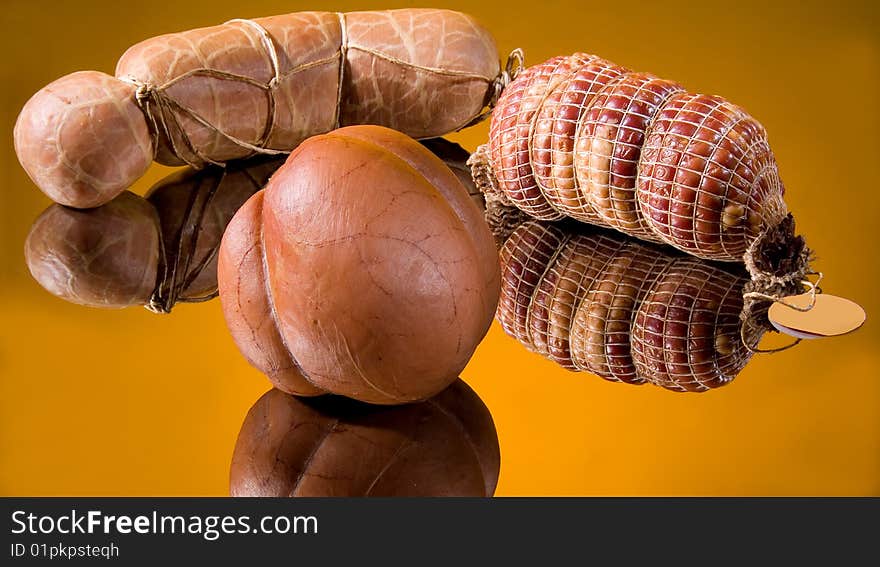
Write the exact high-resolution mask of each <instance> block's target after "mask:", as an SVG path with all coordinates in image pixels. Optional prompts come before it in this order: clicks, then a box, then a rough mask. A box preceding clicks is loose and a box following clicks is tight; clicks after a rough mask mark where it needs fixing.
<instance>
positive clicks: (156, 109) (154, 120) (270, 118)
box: [120, 19, 289, 169]
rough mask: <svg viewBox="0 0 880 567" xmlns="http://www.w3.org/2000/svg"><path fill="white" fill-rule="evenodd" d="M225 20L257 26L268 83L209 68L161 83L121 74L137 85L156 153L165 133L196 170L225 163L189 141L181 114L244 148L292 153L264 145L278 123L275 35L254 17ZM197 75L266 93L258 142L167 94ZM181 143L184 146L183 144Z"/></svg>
mask: <svg viewBox="0 0 880 567" xmlns="http://www.w3.org/2000/svg"><path fill="white" fill-rule="evenodd" d="M226 23H227V24H230V23H241V24H243V25H245V26H248V27H250V28H252V29H254V30H255V31H256V32H257V34H258V35H259V36H260V41H261V42H262V44H263V47H264V48H265V50H266V53H267V54H268V58H269V63H270V66H271V68H272V77H271V78H270V79H269V81H268V82H265V83H263V82H260V81H257V80H255V79H253V78H251V77H247V76H245V75H239V74H237V73H229V72H226V71H220V70H217V69H208V68H198V69H192V70H190V71H187V72H186V73H182V74H180V75H178V76H176V77H174V78H173V79H171V80H169V81H168V82H166V83H164V84H162V85H154V84H152V83H149V82H145V81H141V80H140V79H138V78H136V77H132V76H126V77H120V80H121V81H124V82H126V83H129V84H131V85H134V86H135V88H136V90H135V100H136V101H137V104H138V106H139V107H140V108H141V110H142V111H143V113H144V115H145V116H146V117H147V123H148V125H149V127H150V134H151V138H152V144H153V153H154V154H155V153H156V151H157V149H158V146H159V138H160V136H164V138H165V139H166V140H167V141H168V143H169V144H170V146H171V151H172V152H173V153H174V155H175V156H177V157H178V158H180V159H181V160H182V161H183V162H185V163H186V164H187V165H189V166H191V167H194V168H196V169H201V168H202V167H204V166H205V165H206V164H213V165H217V166H220V167H223V166H224V163H223V162H220V161H217V160H214V159H212V158H210V157H209V156H207V155H205V154H204V153H203V152H202V151H201V150H200V149H199V148H197V147H196V145H195V144H193V143H192V140H190V138H189V135H188V134H187V133H186V130H185V129H184V127H183V125H182V124H181V122H180V119H179V115H183V116H186V117H187V118H189V119H192V120H194V121H195V122H197V123H198V124H200V125H201V126H204V127H205V128H207V129H208V130H210V131H211V132H214V133H216V134H218V135H220V136H222V137H223V138H224V139H226V140H228V141H230V142H232V143H233V144H235V145H237V146H239V147H241V148H244V149H246V150H249V151H250V152H253V153H257V154H266V155H279V154H285V153H289V152H288V151H285V150H274V149H271V148H266V147H265V144H266V143H267V142H268V140H269V137H270V136H271V135H272V128H273V126H274V124H275V106H276V105H275V96H274V91H275V88H276V87H277V85H278V83H279V82H280V81H281V79H282V75H281V67H280V64H279V57H278V51H277V47H276V45H275V42H274V41H273V40H272V36H271V35H269V32H268V31H267V30H266V28H264V27H263V26H261V25H260V24H258V23H256V22H254V21H253V20H243V19H235V20H229V21H228V22H226ZM195 76H199V77H210V78H213V79H219V80H224V81H237V82H241V83H245V84H248V85H251V86H254V87H257V88H259V89H260V90H262V91H263V92H265V93H266V100H267V102H268V111H267V114H266V125H265V127H264V128H263V131H262V133H261V135H260V137H259V138H257V140H256V141H255V142H253V143H251V142H248V141H246V140H242V139H241V138H238V137H236V136H233V135H231V134H228V133H226V132H224V131H223V130H221V129H220V128H218V127H217V126H216V125H214V124H212V123H211V122H210V121H209V120H207V119H206V118H204V117H203V116H201V115H200V114H199V113H198V112H196V111H195V110H194V109H192V108H191V107H189V106H187V105H185V104H181V103H180V102H179V101H177V100H176V99H174V97H172V96H171V95H169V94H168V89H170V88H171V87H173V86H174V85H176V84H177V83H179V82H181V81H184V80H186V79H188V78H190V77H195ZM181 144H182V145H183V146H182V147H181Z"/></svg>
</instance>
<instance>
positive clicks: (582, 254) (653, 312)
mask: <svg viewBox="0 0 880 567" xmlns="http://www.w3.org/2000/svg"><path fill="white" fill-rule="evenodd" d="M500 261H501V299H500V301H499V304H498V310H497V313H496V317H497V319H498V321H499V322H500V323H501V326H502V328H503V329H504V330H505V332H507V334H509V335H511V336H512V337H514V338H516V339H517V340H518V341H520V342H521V343H522V344H524V345H525V346H526V347H527V348H528V349H529V350H532V351H534V352H537V353H539V354H541V355H543V356H545V357H547V358H549V359H551V360H553V361H555V362H557V363H558V364H560V365H561V366H563V367H565V368H567V369H570V370H580V371H585V372H590V373H593V374H596V375H598V376H601V377H603V378H606V379H608V380H612V381H618V382H625V383H630V384H640V383H645V382H650V383H653V384H656V385H658V386H662V387H664V388H667V389H670V390H676V391H691V392H699V391H704V390H708V389H710V388H716V387H719V386H722V385H724V384H727V383H729V382H730V381H731V380H732V379H733V378H734V377H735V376H736V375H737V374H738V373H739V371H740V370H742V368H743V367H744V366H745V364H746V363H747V362H748V361H749V359H750V358H751V356H752V353H753V352H756V351H757V345H758V342H759V341H760V339H761V337H762V336H763V334H764V332H765V331H766V330H768V329H770V328H771V327H770V325H769V323H768V322H767V320H766V306H767V303H766V302H757V301H753V300H752V301H744V294H746V293H747V290H748V289H749V288H748V286H749V284H750V283H751V282H750V279H749V277H748V274H747V273H746V271H745V270H744V269H742V268H741V267H737V266H734V265H720V264H713V263H710V262H707V261H705V260H701V259H698V258H693V257H689V256H684V255H681V254H679V253H676V252H675V251H674V250H671V249H667V248H665V247H660V246H656V245H652V244H648V243H642V242H639V241H636V240H633V239H628V238H626V237H625V236H622V235H619V234H616V233H613V232H610V231H605V230H602V229H599V228H592V227H587V226H585V225H577V224H575V223H568V224H558V223H551V222H547V221H538V220H527V221H525V222H522V223H520V224H519V225H518V226H517V227H516V228H515V229H514V230H513V231H511V232H510V233H509V234H508V235H507V237H506V239H505V241H504V244H503V245H502V247H501V251H500Z"/></svg>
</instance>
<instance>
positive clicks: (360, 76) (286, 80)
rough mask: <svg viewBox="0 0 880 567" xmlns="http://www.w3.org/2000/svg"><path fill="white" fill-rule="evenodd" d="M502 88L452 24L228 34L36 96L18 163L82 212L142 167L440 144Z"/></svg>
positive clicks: (316, 24) (493, 53) (472, 33)
mask: <svg viewBox="0 0 880 567" xmlns="http://www.w3.org/2000/svg"><path fill="white" fill-rule="evenodd" d="M505 76H506V75H505V74H504V73H501V72H500V68H499V61H498V54H497V50H496V47H495V43H494V41H493V39H492V37H491V35H490V34H489V33H488V32H487V31H486V30H485V29H484V28H483V27H481V26H480V25H479V24H478V23H477V22H476V21H474V20H473V19H472V18H471V17H470V16H467V15H465V14H462V13H459V12H453V11H449V10H428V9H403V10H389V11H376V12H352V13H348V14H342V13H331V12H300V13H293V14H286V15H283V16H274V17H268V18H257V19H254V20H232V21H230V22H227V23H225V24H223V25H219V26H214V27H209V28H201V29H195V30H190V31H185V32H180V33H174V34H168V35H163V36H159V37H156V38H152V39H148V40H146V41H143V42H141V43H139V44H137V45H135V46H133V47H131V48H130V49H129V50H128V51H126V53H125V54H124V55H123V56H122V58H121V59H120V60H119V63H118V65H117V68H116V77H111V76H109V75H105V74H103V73H99V72H96V71H83V72H78V73H74V74H71V75H68V76H66V77H63V78H61V79H58V80H57V81H55V82H53V83H52V84H50V85H48V86H47V87H45V88H44V89H42V90H41V91H39V92H38V93H37V94H35V95H34V96H33V97H32V98H31V99H30V100H29V101H28V103H27V104H26V105H25V107H24V108H23V110H22V111H21V114H20V115H19V118H18V121H17V123H16V127H15V145H16V152H17V154H18V157H19V160H20V161H21V163H22V165H23V166H24V168H25V170H26V171H27V173H28V175H30V177H31V179H33V181H34V182H35V183H36V185H37V186H38V187H39V188H40V189H42V190H43V191H44V192H45V193H46V194H47V195H49V197H51V198H52V199H53V200H55V201H56V202H58V203H61V204H65V205H70V206H74V207H94V206H97V205H100V204H102V203H106V202H107V201H109V200H110V199H112V198H113V197H114V196H116V195H118V194H119V193H120V192H121V191H123V190H125V189H126V188H128V187H129V186H130V185H131V184H132V183H133V182H134V181H135V180H136V179H138V178H139V177H140V176H141V175H143V173H144V172H145V171H146V169H147V167H148V166H149V164H150V163H151V162H152V161H153V159H156V160H158V161H159V162H161V163H164V164H169V165H178V164H183V163H186V164H189V165H192V166H194V167H201V166H203V165H205V164H208V163H215V164H219V163H224V162H226V161H228V160H231V159H236V158H242V157H246V156H248V155H251V154H252V153H282V152H289V151H290V150H292V149H293V148H294V147H296V146H297V144H299V143H300V142H302V141H303V140H305V139H306V138H308V137H309V136H312V135H315V134H319V133H324V132H328V131H330V130H332V129H334V128H337V127H339V126H344V125H348V124H364V123H365V124H378V125H384V126H387V127H391V128H394V129H397V130H400V131H402V132H404V133H406V134H408V135H410V136H413V137H415V138H429V137H433V136H440V135H443V134H446V133H448V132H451V131H453V130H456V129H459V128H462V127H464V126H466V125H468V124H470V123H471V122H472V121H474V120H476V119H478V117H480V116H481V112H482V109H483V108H484V107H485V106H487V105H491V104H492V103H493V101H494V99H495V97H496V96H497V94H498V92H499V91H500V89H501V87H502V83H503V81H504V77H505Z"/></svg>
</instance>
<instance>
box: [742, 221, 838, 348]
mask: <svg viewBox="0 0 880 567" xmlns="http://www.w3.org/2000/svg"><path fill="white" fill-rule="evenodd" d="M792 226H793V224H792V223H791V222H790V221H783V223H780V225H779V226H777V227H773V228H772V229H769V230H765V231H764V232H762V233H761V234H760V235H758V237H757V238H756V239H755V241H754V242H752V244H751V245H750V246H749V248H748V249H747V250H746V253H745V255H744V256H743V262H744V263H745V267H746V270H748V273H749V276H750V278H751V279H750V281H749V282H748V283H747V284H746V285H745V287H744V288H743V310H742V312H741V313H740V320H741V321H742V325H741V327H740V338H741V339H742V343H743V346H745V348H746V349H747V350H748V351H749V352H752V353H774V352H781V351H784V350H788V349H790V348H791V347H793V346H795V345H797V344H798V343H800V342H801V340H802V339H800V338H795V340H794V341H793V342H791V343H789V344H787V345H784V346H781V347H777V348H770V349H760V348H758V346H757V343H758V342H759V341H760V337H761V335H762V333H763V331H764V330H775V327H773V325H772V324H771V323H770V321H769V319H768V318H767V311H768V309H769V307H770V305H771V304H773V303H779V304H781V305H785V306H786V307H788V308H790V309H794V310H796V311H801V312H806V311H809V310H811V309H812V308H813V307H814V306H815V305H816V296H817V295H818V294H820V293H822V289H821V288H820V287H819V282H821V281H822V277H823V276H822V273H821V272H815V271H812V270H811V269H810V261H811V260H812V252H811V251H810V249H808V248H807V247H805V246H804V247H802V248H801V249H800V250H799V251H798V253H797V255H796V256H795V257H794V258H793V259H792V261H791V262H789V265H788V266H787V267H788V270H787V271H785V272H783V273H777V272H773V271H771V270H769V269H767V268H764V267H762V266H761V263H762V262H761V261H760V260H759V256H760V255H761V247H762V246H764V245H765V244H766V242H767V241H768V240H769V239H771V238H778V237H779V234H782V235H783V237H784V238H788V237H791V238H794V235H793V234H789V232H788V231H790V230H791V227H792ZM774 231H776V232H777V234H774ZM810 276H816V281H815V282H813V281H811V280H810V279H809V277H810ZM804 292H806V293H809V294H810V301H809V303H808V304H807V305H806V306H799V305H795V304H794V303H792V302H790V301H788V300H787V299H786V298H788V297H791V296H793V295H800V294H802V293H804Z"/></svg>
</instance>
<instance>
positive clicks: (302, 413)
mask: <svg viewBox="0 0 880 567" xmlns="http://www.w3.org/2000/svg"><path fill="white" fill-rule="evenodd" d="M499 467H500V453H499V449H498V436H497V434H496V432H495V425H494V423H493V422H492V416H491V414H490V413H489V410H488V409H486V406H485V405H484V404H483V402H482V401H481V400H480V398H479V397H478V396H477V395H476V394H475V393H474V391H473V390H471V389H470V388H469V387H468V386H467V384H465V383H464V382H462V381H461V380H458V381H456V382H455V383H453V384H452V385H451V386H449V387H448V388H447V389H446V390H444V391H442V392H440V393H439V394H437V395H436V396H434V397H433V398H431V399H429V400H427V401H424V402H420V403H417V404H408V405H404V406H396V407H379V406H368V405H366V404H362V403H358V402H354V401H351V400H346V399H344V398H335V397H330V396H323V397H319V398H311V399H301V398H296V397H294V396H291V395H289V394H285V393H284V392H281V391H280V390H270V391H269V392H267V393H266V394H264V395H263V396H262V397H261V398H260V399H259V400H257V403H256V404H254V406H253V407H252V408H251V409H250V411H249V412H248V415H247V417H246V418H245V421H244V423H243V424H242V427H241V432H240V433H239V435H238V441H237V442H236V444H235V451H234V453H233V456H232V466H231V470H230V483H229V484H230V487H229V491H230V494H231V495H232V496H276V497H277V496H492V495H493V494H494V492H495V486H496V484H497V482H498V472H499Z"/></svg>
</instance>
